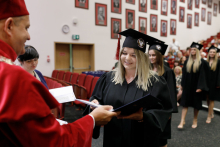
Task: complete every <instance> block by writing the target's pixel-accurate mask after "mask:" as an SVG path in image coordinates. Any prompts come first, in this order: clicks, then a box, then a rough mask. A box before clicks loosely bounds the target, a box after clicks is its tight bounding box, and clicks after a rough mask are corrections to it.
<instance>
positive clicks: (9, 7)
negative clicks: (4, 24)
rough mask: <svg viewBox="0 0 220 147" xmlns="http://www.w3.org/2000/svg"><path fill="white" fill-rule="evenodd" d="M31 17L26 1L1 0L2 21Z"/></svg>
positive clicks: (0, 17) (0, 12) (0, 16)
mask: <svg viewBox="0 0 220 147" xmlns="http://www.w3.org/2000/svg"><path fill="white" fill-rule="evenodd" d="M23 15H29V12H28V10H27V8H26V5H25V2H24V0H0V19H5V18H8V17H17V16H23Z"/></svg>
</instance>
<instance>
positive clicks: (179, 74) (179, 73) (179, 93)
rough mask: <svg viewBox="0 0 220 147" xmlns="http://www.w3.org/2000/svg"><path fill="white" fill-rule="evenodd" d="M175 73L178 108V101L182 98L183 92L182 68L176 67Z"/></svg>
mask: <svg viewBox="0 0 220 147" xmlns="http://www.w3.org/2000/svg"><path fill="white" fill-rule="evenodd" d="M174 73H175V76H176V90H177V106H179V103H178V101H179V99H180V98H181V96H182V90H181V81H182V68H181V67H180V66H176V67H175V68H174Z"/></svg>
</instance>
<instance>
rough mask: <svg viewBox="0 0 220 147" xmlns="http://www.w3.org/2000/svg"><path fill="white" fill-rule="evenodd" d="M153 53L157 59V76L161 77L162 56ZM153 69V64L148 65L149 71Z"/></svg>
mask: <svg viewBox="0 0 220 147" xmlns="http://www.w3.org/2000/svg"><path fill="white" fill-rule="evenodd" d="M153 51H154V53H155V55H156V59H157V74H158V75H159V76H162V75H163V74H164V65H163V55H162V54H161V53H160V52H159V51H157V50H153ZM153 68H154V67H153V64H151V63H150V69H151V70H153Z"/></svg>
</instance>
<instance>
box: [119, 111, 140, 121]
mask: <svg viewBox="0 0 220 147" xmlns="http://www.w3.org/2000/svg"><path fill="white" fill-rule="evenodd" d="M142 110H143V108H140V109H139V110H138V111H137V112H135V113H132V114H131V115H128V116H123V115H119V116H117V118H118V119H132V120H143V111H142Z"/></svg>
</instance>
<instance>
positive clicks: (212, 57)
mask: <svg viewBox="0 0 220 147" xmlns="http://www.w3.org/2000/svg"><path fill="white" fill-rule="evenodd" d="M218 52H219V49H218V48H216V47H215V46H213V45H212V46H211V47H210V48H209V49H208V56H207V61H208V63H209V76H208V77H209V79H208V81H209V93H208V95H207V104H208V106H209V111H208V116H207V120H206V123H211V119H212V118H213V117H214V112H213V108H214V101H220V61H219V60H218V54H217V53H218Z"/></svg>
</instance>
